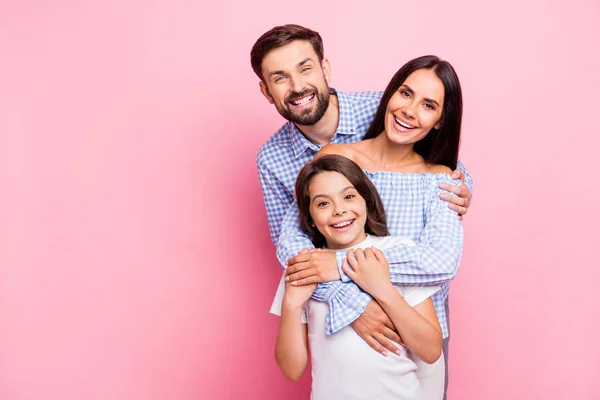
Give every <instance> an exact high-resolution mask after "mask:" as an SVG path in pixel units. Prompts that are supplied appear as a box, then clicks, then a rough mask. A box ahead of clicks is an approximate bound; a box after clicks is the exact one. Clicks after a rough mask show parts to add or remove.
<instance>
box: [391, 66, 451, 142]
mask: <svg viewBox="0 0 600 400" xmlns="http://www.w3.org/2000/svg"><path fill="white" fill-rule="evenodd" d="M443 105H444V84H443V83H442V81H441V79H440V78H439V77H438V76H437V75H436V73H435V72H434V71H433V70H430V69H418V70H416V71H415V72H413V73H412V74H410V75H409V76H408V77H407V78H406V80H405V81H404V82H403V83H402V85H400V87H399V88H398V90H397V91H396V93H394V95H393V96H392V97H391V98H390V101H389V102H388V104H387V108H386V117H385V134H386V135H387V137H388V139H389V140H390V141H391V142H393V143H397V144H414V143H416V142H418V141H419V140H421V139H423V138H424V137H425V136H427V134H428V133H429V131H430V130H431V129H432V128H436V129H439V127H440V123H441V120H442V113H443Z"/></svg>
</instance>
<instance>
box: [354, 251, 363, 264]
mask: <svg viewBox="0 0 600 400" xmlns="http://www.w3.org/2000/svg"><path fill="white" fill-rule="evenodd" d="M354 254H355V255H356V261H358V262H362V261H365V252H364V251H363V249H356V250H355V251H354Z"/></svg>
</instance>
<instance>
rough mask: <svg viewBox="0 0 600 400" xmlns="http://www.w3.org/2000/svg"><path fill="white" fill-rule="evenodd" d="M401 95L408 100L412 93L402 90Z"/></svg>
mask: <svg viewBox="0 0 600 400" xmlns="http://www.w3.org/2000/svg"><path fill="white" fill-rule="evenodd" d="M400 94H401V95H402V96H403V97H406V98H408V97H410V93H408V92H407V91H406V90H401V91H400Z"/></svg>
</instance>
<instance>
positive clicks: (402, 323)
mask: <svg viewBox="0 0 600 400" xmlns="http://www.w3.org/2000/svg"><path fill="white" fill-rule="evenodd" d="M343 269H344V272H345V273H346V274H348V276H349V277H350V278H351V279H352V280H353V281H354V282H356V283H357V284H358V285H359V286H360V287H361V288H362V289H363V290H365V291H366V292H368V293H369V294H371V296H373V298H375V299H376V300H377V302H378V303H379V304H380V305H381V307H382V308H383V310H384V311H385V313H386V314H387V315H388V316H389V317H390V319H391V320H392V322H393V324H394V326H395V327H396V329H397V330H398V333H399V334H400V336H401V337H402V340H403V341H404V344H406V346H407V347H408V348H409V349H410V351H412V352H413V353H414V354H415V355H417V356H418V357H419V358H421V359H422V360H423V361H425V362H426V363H430V364H431V363H433V362H435V361H437V360H438V358H439V357H440V355H441V352H442V330H441V328H440V325H439V321H438V318H437V314H436V312H435V308H434V306H433V301H432V300H431V297H428V298H427V299H426V300H425V301H422V302H420V303H419V304H417V305H416V306H415V307H414V308H413V307H412V306H411V305H410V304H408V303H407V302H406V301H405V300H404V298H403V297H402V296H401V295H400V293H398V290H397V289H396V288H395V287H394V285H393V284H392V282H391V281H390V272H389V269H388V267H387V261H386V260H385V257H384V256H383V253H382V252H381V251H379V250H378V249H375V248H368V249H366V250H364V251H362V250H357V251H355V252H351V253H349V254H348V261H347V262H346V261H344V265H343Z"/></svg>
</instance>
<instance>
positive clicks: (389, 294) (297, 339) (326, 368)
mask: <svg viewBox="0 0 600 400" xmlns="http://www.w3.org/2000/svg"><path fill="white" fill-rule="evenodd" d="M295 190H296V196H297V201H298V209H299V213H300V225H301V227H302V228H303V229H304V230H305V231H306V232H307V233H308V234H309V236H310V237H311V239H312V241H313V244H314V245H315V247H316V248H319V249H320V248H326V249H329V250H334V251H340V252H344V253H346V252H347V251H348V250H349V249H353V248H357V247H360V248H366V250H365V251H357V252H356V253H355V257H348V262H347V263H346V264H345V265H344V267H343V268H344V271H345V272H346V274H348V276H349V277H350V278H351V279H352V280H353V281H354V282H355V283H356V284H358V285H359V286H360V287H361V288H362V289H363V290H364V291H366V292H368V293H369V294H370V295H371V296H373V298H374V299H375V300H376V301H377V302H378V303H379V304H380V305H381V307H382V308H383V309H384V311H385V312H386V313H387V314H388V316H389V317H390V319H391V321H392V322H393V324H394V326H395V328H396V330H397V331H398V333H399V334H400V336H401V337H402V339H403V341H404V343H405V345H406V347H408V349H409V350H410V351H411V352H412V354H413V355H414V356H417V357H419V358H420V359H422V360H423V361H425V362H426V363H429V364H432V363H434V365H433V366H430V368H432V369H437V370H438V371H440V372H441V373H442V379H441V380H439V379H437V380H435V382H437V383H438V385H437V387H435V388H433V389H432V388H424V389H426V391H433V392H435V394H430V395H429V396H430V397H423V395H424V393H423V390H422V388H420V384H419V379H418V378H417V375H416V371H417V368H418V367H417V364H416V363H415V362H414V361H413V360H411V358H409V357H408V355H407V352H406V350H405V349H404V347H402V346H400V345H398V348H399V349H401V350H399V351H398V353H397V354H389V355H388V356H387V357H382V356H381V355H380V354H378V353H376V352H374V351H373V350H372V349H371V348H370V347H369V345H368V344H367V343H366V342H365V341H363V340H362V339H361V338H360V337H359V336H358V335H357V334H356V332H355V331H354V330H353V329H352V327H350V326H348V327H345V328H342V329H341V330H340V331H338V332H337V333H336V334H334V335H326V333H325V321H326V318H327V313H328V311H329V307H328V305H327V303H324V302H319V301H316V300H313V299H310V297H311V295H312V293H313V290H314V289H315V287H316V285H304V286H294V285H291V284H290V283H286V282H285V281H284V279H283V278H282V281H281V283H280V288H279V290H278V292H277V295H276V297H275V301H274V302H273V307H272V310H271V311H272V312H274V313H276V314H280V315H281V321H280V327H279V333H278V335H277V342H276V346H275V358H276V360H277V363H278V365H279V368H280V369H281V371H282V373H283V375H284V376H285V377H287V378H288V379H291V380H294V381H296V380H298V379H299V378H300V377H301V376H302V374H303V373H304V370H305V368H306V365H307V362H308V348H309V345H310V349H311V361H312V376H313V382H312V397H311V398H312V399H313V400H319V399H326V400H335V399H344V400H349V399H378V400H385V399H390V400H391V399H395V400H397V399H424V398H431V399H439V398H441V393H442V391H443V357H440V355H441V353H442V331H441V328H440V325H439V322H438V318H437V316H436V312H435V308H434V306H433V302H432V300H431V296H432V295H433V294H434V293H436V292H437V291H439V290H440V287H439V286H429V287H408V286H406V287H403V286H393V285H392V283H391V281H390V271H389V267H388V265H387V261H386V259H385V257H384V256H383V254H382V253H381V251H380V250H378V249H386V248H388V247H393V246H396V245H398V244H399V243H403V244H406V245H408V246H414V245H415V244H414V242H413V241H412V240H411V239H409V238H404V237H390V236H387V235H388V230H387V224H386V218H385V213H384V209H383V203H382V201H381V198H380V197H379V194H378V192H377V190H376V189H375V186H374V185H373V183H372V182H371V181H370V180H369V179H368V177H367V176H366V175H365V173H364V172H363V171H362V170H361V168H360V167H359V166H358V165H357V164H356V163H354V162H353V161H351V160H349V159H348V158H345V157H342V156H339V155H326V156H323V157H320V158H318V159H316V160H314V161H310V162H308V163H307V164H306V165H305V166H304V167H303V168H302V169H301V170H300V173H299V175H298V179H297V181H296V188H295ZM375 247H376V248H375ZM313 251H319V250H313ZM284 275H285V274H284ZM307 323H308V324H307ZM440 365H441V367H440ZM431 396H433V397H431Z"/></svg>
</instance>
